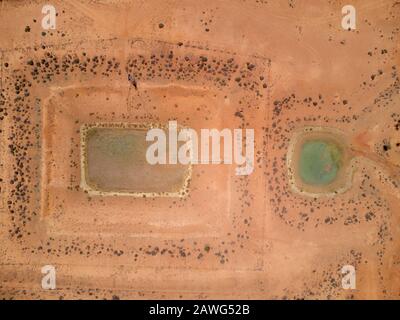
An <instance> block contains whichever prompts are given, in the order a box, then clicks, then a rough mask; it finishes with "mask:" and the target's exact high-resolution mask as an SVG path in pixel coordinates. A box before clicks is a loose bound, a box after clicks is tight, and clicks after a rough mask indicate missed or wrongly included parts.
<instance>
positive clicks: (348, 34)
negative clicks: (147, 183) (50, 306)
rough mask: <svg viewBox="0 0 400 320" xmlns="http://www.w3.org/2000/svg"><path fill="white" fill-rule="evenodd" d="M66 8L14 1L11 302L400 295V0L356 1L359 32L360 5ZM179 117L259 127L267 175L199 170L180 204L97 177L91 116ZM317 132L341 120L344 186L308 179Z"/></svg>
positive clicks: (7, 163) (9, 44) (7, 173)
mask: <svg viewBox="0 0 400 320" xmlns="http://www.w3.org/2000/svg"><path fill="white" fill-rule="evenodd" d="M51 4H53V5H54V6H55V7H56V10H57V13H58V15H57V27H56V29H55V30H48V31H44V30H43V29H42V28H41V19H42V17H43V15H42V13H41V8H42V5H43V3H42V2H41V1H29V2H28V1H0V50H1V57H0V59H1V63H0V64H1V96H0V126H1V141H0V145H1V155H0V162H1V163H0V176H1V180H0V185H1V199H0V200H1V203H0V298H4V299H12V298H13V299H38V298H41V299H78V298H82V299H103V298H106V299H118V298H120V299H155V298H161V299H171V298H175V299H179V298H186V299H199V298H233V299H237V298H243V299H247V298H257V299H367V298H372V299H384V298H386V299H398V298H399V297H400V246H399V245H400V175H399V169H400V133H399V129H400V109H399V108H400V95H399V94H400V82H399V77H398V68H399V67H400V66H399V62H400V55H399V52H398V49H399V43H400V42H399V32H400V5H399V4H398V3H397V2H396V1H394V0H392V1H389V0H388V1H376V0H368V1H366V0H363V1H361V0H357V1H356V0H355V1H353V2H352V3H351V4H352V5H353V6H354V7H355V8H356V10H357V29H356V30H353V31H347V30H343V29H342V27H341V19H342V13H341V8H342V7H343V6H344V5H346V4H348V3H347V2H346V3H345V2H343V1H326V2H324V3H322V2H321V1H316V0H315V1H295V0H291V1H283V0H282V1H267V0H231V1H227V0H226V1H222V0H221V1H215V0H213V1H209V0H205V1H193V0H190V1H188V0H182V1H167V0H162V1H161V0H146V1H141V0H138V1H124V0H122V1H109V0H104V1H72V0H71V1H52V2H51ZM132 79H135V80H134V81H132ZM169 120H176V121H177V122H178V124H179V125H182V126H185V127H191V128H194V129H196V130H200V129H201V128H210V129H212V128H216V129H223V128H230V129H234V128H243V129H245V128H251V129H254V130H255V169H254V172H253V173H252V174H251V175H249V176H236V175H235V167H236V165H193V167H192V168H191V169H190V170H191V172H190V178H189V180H190V181H188V185H187V190H186V189H185V191H184V194H183V195H182V194H181V195H179V196H169V197H152V196H144V197H132V196H130V195H117V196H110V195H104V194H93V193H90V192H88V191H87V190H85V188H83V187H82V183H81V182H82V181H81V178H82V177H81V174H82V167H81V166H82V154H81V153H82V150H83V149H82V146H81V129H82V127H84V126H95V125H98V124H99V123H100V124H101V123H123V124H124V125H128V126H129V125H144V126H146V125H148V124H149V123H158V124H161V125H165V124H167V123H168V121H169ZM307 127H314V128H329V130H336V131H338V132H340V137H341V139H343V141H342V143H343V145H346V146H347V148H348V152H349V154H350V153H351V155H352V162H351V165H352V166H353V167H354V170H352V174H351V175H350V176H347V177H346V178H347V179H349V181H350V182H349V183H350V185H349V188H347V189H346V190H343V192H337V193H336V194H333V195H332V194H330V195H323V196H315V195H310V194H308V193H304V192H303V193H302V192H298V190H297V189H296V188H293V185H292V182H293V181H292V179H291V178H290V174H289V172H290V166H288V163H289V162H290V161H288V154H290V153H288V151H289V149H290V146H291V143H292V142H293V139H294V137H296V135H298V133H299V132H300V131H302V130H303V129H304V128H307ZM317 130H318V129H317ZM289 160H290V159H289ZM296 190H297V191H296ZM44 265H53V266H54V267H55V268H56V276H57V278H56V283H57V287H56V289H55V290H45V289H42V286H41V281H42V277H43V274H42V273H41V268H42V267H43V266H44ZM345 265H352V266H354V267H355V269H356V289H354V290H345V289H343V288H342V277H343V275H342V274H341V268H342V267H343V266H345Z"/></svg>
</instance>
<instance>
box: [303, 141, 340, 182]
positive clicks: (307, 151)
mask: <svg viewBox="0 0 400 320" xmlns="http://www.w3.org/2000/svg"><path fill="white" fill-rule="evenodd" d="M341 158H342V152H341V150H340V148H339V146H338V145H336V144H334V143H331V142H326V141H323V140H312V141H307V142H305V143H304V144H303V146H302V149H301V154H300V164H299V170H300V172H299V173H300V178H301V179H302V180H303V182H304V183H307V184H311V185H326V184H329V183H331V182H333V181H334V180H335V178H336V176H337V174H338V171H339V169H340V166H341Z"/></svg>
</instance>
